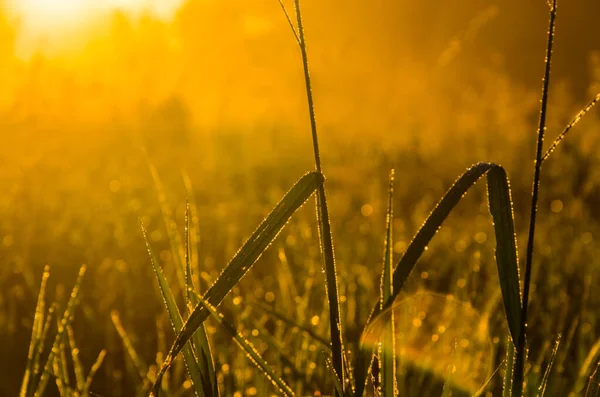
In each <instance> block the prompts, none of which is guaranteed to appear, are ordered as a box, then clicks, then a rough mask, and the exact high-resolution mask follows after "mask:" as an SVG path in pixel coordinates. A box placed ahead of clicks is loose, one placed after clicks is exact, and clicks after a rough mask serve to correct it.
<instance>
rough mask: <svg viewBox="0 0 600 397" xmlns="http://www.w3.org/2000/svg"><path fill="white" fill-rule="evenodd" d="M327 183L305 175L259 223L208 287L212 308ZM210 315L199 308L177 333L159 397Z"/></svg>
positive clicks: (314, 175)
mask: <svg viewBox="0 0 600 397" xmlns="http://www.w3.org/2000/svg"><path fill="white" fill-rule="evenodd" d="M323 182H324V178H323V175H322V174H320V173H318V172H311V173H308V174H306V175H304V176H303V177H302V178H301V179H300V180H299V181H298V182H296V184H295V185H294V187H292V189H291V190H290V191H289V192H288V193H287V194H286V195H285V197H284V198H283V199H282V200H281V201H280V202H279V203H278V204H277V206H276V207H275V208H274V209H273V211H272V212H271V213H270V214H269V215H268V216H267V218H266V219H265V220H264V221H263V222H262V223H261V224H260V226H259V227H258V228H257V229H256V231H255V232H254V233H253V234H252V236H251V237H250V238H249V239H248V241H246V243H245V244H244V245H243V246H242V248H241V249H240V250H239V251H238V252H237V253H236V255H235V256H234V257H233V259H232V260H231V262H229V264H228V265H227V267H226V268H225V269H224V270H223V272H222V273H221V275H220V276H219V278H218V279H217V281H216V282H215V283H214V284H213V285H212V286H211V287H210V288H209V290H208V291H207V292H206V295H205V296H204V300H206V301H207V302H208V303H210V304H211V305H213V306H215V307H216V306H218V305H219V304H220V303H221V301H222V300H223V298H225V296H227V294H228V293H229V292H230V291H231V290H232V289H233V287H234V286H235V285H236V284H237V283H238V282H239V281H240V279H241V278H242V277H243V276H244V275H245V274H246V273H247V272H248V270H250V268H251V267H252V265H253V264H254V262H255V261H256V260H257V259H258V258H259V257H260V256H261V254H262V253H263V252H264V250H265V249H266V248H267V247H268V246H269V244H271V242H272V241H273V239H274V238H275V237H277V235H278V234H279V232H280V231H281V229H283V227H284V226H285V224H286V223H287V222H288V220H289V219H290V218H291V216H292V215H293V214H294V213H295V212H296V210H297V209H298V208H300V207H301V206H302V204H304V202H306V200H307V199H308V197H310V196H311V195H312V194H313V193H314V191H315V190H316V189H317V187H319V186H321V185H322V184H323ZM208 314H209V312H208V311H207V310H206V308H205V307H204V306H203V305H197V306H196V307H195V308H194V310H193V311H192V313H191V315H190V317H189V318H188V319H187V321H186V323H185V324H184V326H183V328H182V330H181V332H180V333H178V335H177V337H176V339H175V342H174V343H173V345H172V346H171V350H170V351H169V354H168V355H167V357H166V359H165V362H164V363H163V365H162V367H161V369H160V371H159V373H158V375H157V381H156V383H155V386H154V389H153V393H154V395H156V396H158V393H159V386H157V385H160V381H161V378H162V376H163V375H164V373H165V371H166V370H167V369H168V368H169V367H170V366H171V364H172V362H173V359H174V358H175V356H177V354H178V353H179V352H180V351H181V349H182V348H183V346H184V345H185V344H186V343H187V341H188V340H189V339H190V338H191V337H192V335H193V334H194V332H195V331H196V330H197V329H198V328H199V327H200V325H201V324H202V323H203V322H204V320H206V318H207V317H208Z"/></svg>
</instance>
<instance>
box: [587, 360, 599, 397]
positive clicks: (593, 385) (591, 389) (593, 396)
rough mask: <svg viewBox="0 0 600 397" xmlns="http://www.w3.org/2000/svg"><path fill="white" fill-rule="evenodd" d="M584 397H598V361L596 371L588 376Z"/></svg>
mask: <svg viewBox="0 0 600 397" xmlns="http://www.w3.org/2000/svg"><path fill="white" fill-rule="evenodd" d="M585 397H600V361H599V362H598V365H596V370H595V371H594V373H593V374H592V376H590V381H589V383H588V386H587V390H586V391H585Z"/></svg>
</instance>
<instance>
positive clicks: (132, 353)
mask: <svg viewBox="0 0 600 397" xmlns="http://www.w3.org/2000/svg"><path fill="white" fill-rule="evenodd" d="M110 317H111V320H112V322H113V325H114V326H115V329H116V330H117V333H118V334H119V337H120V338H121V341H122V342H123V346H124V347H125V351H126V352H127V355H128V356H129V359H130V360H131V362H132V363H133V366H134V367H135V369H136V371H137V373H138V375H139V376H140V379H146V376H147V373H148V365H147V364H146V363H144V362H143V360H142V359H141V358H140V356H139V354H138V353H137V351H136V350H135V348H134V347H133V343H131V339H130V338H129V335H127V331H125V327H123V324H122V323H121V319H120V318H119V313H118V312H117V311H116V310H113V311H112V312H111V315H110Z"/></svg>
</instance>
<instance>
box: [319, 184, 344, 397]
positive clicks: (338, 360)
mask: <svg viewBox="0 0 600 397" xmlns="http://www.w3.org/2000/svg"><path fill="white" fill-rule="evenodd" d="M316 202H317V219H318V223H319V237H320V241H321V253H322V257H323V268H324V270H325V283H326V291H327V302H328V303H329V327H330V335H331V352H332V362H333V367H334V368H335V370H336V373H338V374H339V375H340V376H341V377H342V378H340V381H341V380H342V379H343V378H344V373H345V369H344V343H343V339H342V323H341V320H340V299H339V293H338V283H337V270H336V267H335V259H334V253H333V239H332V236H331V225H330V223H329V210H328V208H327V198H326V196H325V188H324V186H323V185H321V186H319V188H318V190H317V198H316ZM342 385H344V382H342Z"/></svg>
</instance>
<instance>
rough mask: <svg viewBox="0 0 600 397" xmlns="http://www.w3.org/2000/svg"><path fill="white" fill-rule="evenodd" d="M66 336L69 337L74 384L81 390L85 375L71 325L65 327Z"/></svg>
mask: <svg viewBox="0 0 600 397" xmlns="http://www.w3.org/2000/svg"><path fill="white" fill-rule="evenodd" d="M67 336H68V337H69V348H70V350H71V359H72V360H73V372H74V373H75V384H76V385H77V390H79V391H81V390H83V386H84V385H85V375H84V371H83V365H82V364H81V360H80V359H79V349H78V348H77V344H76V343H75V335H74V333H73V328H72V327H71V326H68V327H67Z"/></svg>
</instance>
